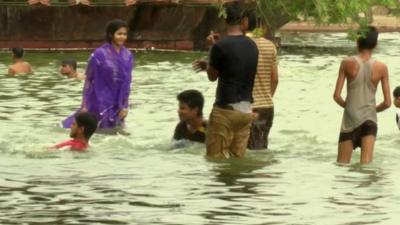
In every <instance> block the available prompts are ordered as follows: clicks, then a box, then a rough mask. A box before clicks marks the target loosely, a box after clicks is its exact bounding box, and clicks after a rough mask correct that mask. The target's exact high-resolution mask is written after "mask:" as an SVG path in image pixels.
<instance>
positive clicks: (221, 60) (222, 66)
mask: <svg viewBox="0 0 400 225" xmlns="http://www.w3.org/2000/svg"><path fill="white" fill-rule="evenodd" d="M226 14H227V18H226V24H227V26H228V27H227V35H226V36H225V37H223V38H222V39H221V40H219V41H217V42H216V43H215V44H214V45H213V46H212V48H211V51H210V55H209V63H208V66H207V75H208V79H209V80H210V81H216V80H218V86H217V92H216V100H215V103H214V108H213V110H212V112H211V115H210V119H209V123H208V129H207V139H206V145H207V155H208V156H211V157H217V158H221V157H230V156H237V157H242V156H244V155H245V152H246V147H247V141H248V138H249V134H250V127H251V121H252V116H251V115H252V114H251V113H252V109H251V103H252V101H253V97H252V91H253V83H254V78H255V74H256V71H257V63H258V49H257V46H256V44H255V43H254V42H253V41H252V40H251V39H250V38H248V37H246V36H245V35H244V33H243V32H242V31H243V30H247V26H248V17H247V10H246V8H245V7H243V6H242V5H241V4H240V3H238V2H235V3H233V4H229V5H227V6H226ZM197 63H198V62H195V63H194V67H195V69H196V67H197V69H198V68H199V67H200V65H199V64H197Z"/></svg>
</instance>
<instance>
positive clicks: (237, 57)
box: [210, 35, 258, 106]
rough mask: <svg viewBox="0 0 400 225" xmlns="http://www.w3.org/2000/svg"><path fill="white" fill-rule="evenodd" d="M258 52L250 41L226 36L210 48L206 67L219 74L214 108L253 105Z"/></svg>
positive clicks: (243, 37)
mask: <svg viewBox="0 0 400 225" xmlns="http://www.w3.org/2000/svg"><path fill="white" fill-rule="evenodd" d="M257 63H258V49H257V45H256V43H254V42H253V41H252V40H251V39H250V38H248V37H246V36H244V35H241V36H226V37H225V38H223V39H221V40H220V41H218V42H217V43H215V44H214V45H213V47H212V48H211V51H210V65H211V66H213V67H214V68H215V69H216V70H218V72H219V77H218V87H217V94H216V101H215V105H220V106H222V105H227V104H231V103H237V102H240V101H247V102H253V95H252V92H253V84H254V78H255V75H256V72H257Z"/></svg>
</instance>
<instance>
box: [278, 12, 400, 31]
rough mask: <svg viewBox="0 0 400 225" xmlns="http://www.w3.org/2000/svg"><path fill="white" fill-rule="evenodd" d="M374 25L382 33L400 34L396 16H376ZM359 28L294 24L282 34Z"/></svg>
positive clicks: (346, 25)
mask: <svg viewBox="0 0 400 225" xmlns="http://www.w3.org/2000/svg"><path fill="white" fill-rule="evenodd" d="M372 25H374V26H376V27H377V28H378V29H379V31H380V32H400V18H399V17H394V16H384V15H375V16H374V22H373V23H372ZM352 28H353V29H355V28H357V25H356V24H332V25H316V24H314V23H310V22H292V23H288V24H286V25H285V26H283V27H282V28H281V29H280V31H281V32H346V31H348V30H349V29H352Z"/></svg>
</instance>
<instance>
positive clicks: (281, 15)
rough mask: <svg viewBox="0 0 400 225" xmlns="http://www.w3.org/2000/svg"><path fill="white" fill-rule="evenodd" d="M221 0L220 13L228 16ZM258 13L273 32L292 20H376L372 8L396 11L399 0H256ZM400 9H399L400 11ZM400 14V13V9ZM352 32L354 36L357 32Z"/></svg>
mask: <svg viewBox="0 0 400 225" xmlns="http://www.w3.org/2000/svg"><path fill="white" fill-rule="evenodd" d="M223 2H224V1H220V5H219V8H220V14H221V15H225V12H224V10H223V8H222V4H223ZM254 2H255V5H256V9H257V13H258V15H259V17H260V18H261V19H262V21H263V22H264V23H265V25H266V27H267V28H268V30H269V32H270V33H271V34H272V35H273V34H274V33H275V32H276V31H277V30H278V29H279V28H281V27H282V26H283V25H285V24H286V23H288V22H290V21H312V22H315V23H316V24H349V23H355V24H359V25H360V27H364V26H367V25H368V24H370V23H371V22H372V19H373V18H372V7H374V6H385V7H387V8H389V9H392V11H393V12H394V13H396V12H397V11H399V10H398V9H400V1H399V0H254ZM396 10H397V11H396ZM399 14H400V12H399ZM352 32H353V31H350V36H351V37H355V35H354V34H355V33H354V32H353V34H352Z"/></svg>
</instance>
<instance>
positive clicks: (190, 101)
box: [176, 90, 204, 116]
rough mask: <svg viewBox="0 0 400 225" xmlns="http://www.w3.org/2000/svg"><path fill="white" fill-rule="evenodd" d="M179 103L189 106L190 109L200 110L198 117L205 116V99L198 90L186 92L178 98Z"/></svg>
mask: <svg viewBox="0 0 400 225" xmlns="http://www.w3.org/2000/svg"><path fill="white" fill-rule="evenodd" d="M176 98H177V99H178V101H179V102H181V103H184V104H186V105H188V106H189V108H190V109H194V108H198V109H199V111H198V114H197V115H198V116H203V106H204V97H203V95H202V94H201V92H199V91H197V90H186V91H183V92H181V93H179V94H178V96H177V97H176Z"/></svg>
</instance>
